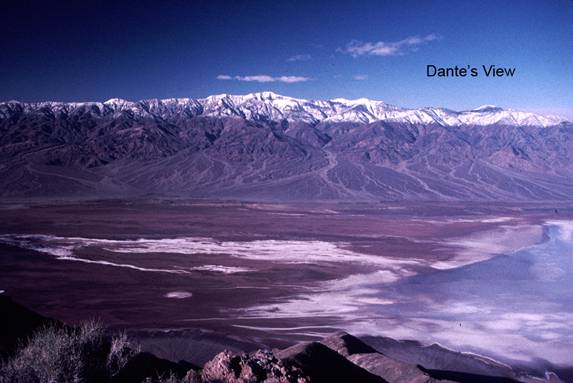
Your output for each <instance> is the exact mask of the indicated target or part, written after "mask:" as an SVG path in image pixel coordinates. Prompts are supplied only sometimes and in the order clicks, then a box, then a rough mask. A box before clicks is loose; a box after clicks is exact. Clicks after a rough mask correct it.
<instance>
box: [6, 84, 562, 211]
mask: <svg viewBox="0 0 573 383" xmlns="http://www.w3.org/2000/svg"><path fill="white" fill-rule="evenodd" d="M0 133H1V134H0V194H1V195H3V196H7V197H9V196H11V197H21V196H31V197H46V196H47V197H50V196H90V197H91V196H94V197H103V196H126V195H134V194H145V193H160V194H170V195H178V196H187V197H216V198H239V199H273V200H338V199H345V200H348V199H352V200H404V199H405V200H518V201H522V200H566V199H568V198H569V196H570V195H571V193H572V192H573V177H572V176H573V165H572V164H573V161H572V160H573V158H572V157H573V125H572V124H571V123H568V122H566V121H562V120H561V119H558V118H556V117H544V116H539V115H536V114H533V113H526V112H515V111H509V110H503V109H501V108H496V107H492V106H484V107H480V108H478V109H476V110H473V111H465V112H453V111H449V110H446V109H438V108H433V109H432V108H424V109H417V110H416V109H403V108H398V107H395V106H390V105H387V104H385V103H383V102H381V101H371V100H367V99H358V100H343V99H335V100H327V101H307V100H300V99H294V98H290V97H285V96H280V95H276V94H274V93H271V92H263V93H255V94H251V95H246V96H231V95H218V96H211V97H207V98H205V99H199V100H191V99H167V100H147V101H139V102H128V101H124V100H119V99H113V100H109V101H106V102H104V103H34V104H26V103H19V102H8V103H2V104H0Z"/></svg>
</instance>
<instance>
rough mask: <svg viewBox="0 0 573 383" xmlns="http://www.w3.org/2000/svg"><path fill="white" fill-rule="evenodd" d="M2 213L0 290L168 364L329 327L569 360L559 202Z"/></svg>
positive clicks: (566, 236)
mask: <svg viewBox="0 0 573 383" xmlns="http://www.w3.org/2000/svg"><path fill="white" fill-rule="evenodd" d="M0 215H1V216H2V219H1V220H0V289H1V290H4V291H5V292H6V293H8V294H9V295H10V296H11V297H12V298H14V299H15V300H17V301H18V302H21V303H22V304H25V305H27V306H28V307H30V308H33V309H34V310H37V311H39V312H41V313H42V314H44V315H46V316H50V317H54V318H58V319H61V320H64V321H67V322H71V323H77V322H80V321H82V320H86V319H90V318H98V319H100V320H101V321H102V322H104V323H105V324H106V325H109V326H111V327H112V328H114V329H126V330H127V331H128V332H130V333H132V334H136V335H137V336H138V338H140V339H141V340H142V342H143V344H144V347H147V348H149V349H151V350H153V351H154V352H156V353H158V354H160V355H162V356H164V357H169V358H171V359H177V358H187V359H191V360H193V361H196V362H201V361H205V360H206V359H207V358H209V357H211V356H212V355H213V354H214V353H215V352H217V351H220V350H221V349H222V348H231V349H232V348H236V349H249V348H251V349H253V348H255V347H258V346H260V345H265V346H269V347H278V346H285V345H289V344H292V343H294V342H295V341H300V340H309V339H315V338H319V337H322V336H323V335H324V334H328V333H331V332H333V331H336V330H338V329H344V330H347V331H349V332H352V333H354V334H358V335H362V336H370V337H376V336H390V337H392V338H396V339H411V340H416V341H420V342H422V343H424V344H432V343H439V344H440V345H443V346H444V347H447V348H450V349H452V350H459V351H467V352H475V353H479V354H482V355H486V356H489V357H492V358H496V359H498V360H502V361H503V362H505V363H510V364H513V365H525V364H528V363H533V364H541V365H543V364H544V363H545V364H548V365H557V366H569V365H570V361H571V359H570V356H571V355H572V354H573V292H572V290H571V289H570V285H571V282H572V277H573V258H572V257H571V254H572V253H573V209H572V208H571V207H569V206H564V205H559V204H541V203H540V204H521V205H517V204H514V205H508V204H502V203H499V204H471V203H469V204H468V203H466V204H461V203H420V204H413V203H410V204H408V203H379V204H374V203H370V204H319V205H316V204H306V205H305V204H298V205H281V204H271V203H241V202H217V201H186V200H166V199H145V200H144V199H142V200H132V201H124V200H107V201H91V202H86V201H78V202H73V201H72V202H57V201H47V202H46V201H44V202H22V201H20V202H14V201H12V202H3V203H2V204H1V205H0ZM197 350H201V351H200V352H199V351H197Z"/></svg>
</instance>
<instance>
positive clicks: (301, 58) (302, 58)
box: [287, 54, 312, 62]
mask: <svg viewBox="0 0 573 383" xmlns="http://www.w3.org/2000/svg"><path fill="white" fill-rule="evenodd" d="M311 58H312V57H311V56H310V55H309V54H301V55H294V56H291V57H289V58H288V59H287V61H288V62H295V61H308V60H310V59H311Z"/></svg>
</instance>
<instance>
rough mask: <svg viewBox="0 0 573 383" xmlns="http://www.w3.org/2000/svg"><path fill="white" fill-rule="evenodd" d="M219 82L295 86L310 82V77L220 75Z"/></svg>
mask: <svg viewBox="0 0 573 383" xmlns="http://www.w3.org/2000/svg"><path fill="white" fill-rule="evenodd" d="M217 80H235V81H245V82H262V83H266V82H283V83H287V84H293V83H297V82H305V81H309V80H310V77H304V76H269V75H267V74H258V75H251V76H229V75H226V74H220V75H218V76H217Z"/></svg>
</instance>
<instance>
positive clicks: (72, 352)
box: [0, 322, 135, 383]
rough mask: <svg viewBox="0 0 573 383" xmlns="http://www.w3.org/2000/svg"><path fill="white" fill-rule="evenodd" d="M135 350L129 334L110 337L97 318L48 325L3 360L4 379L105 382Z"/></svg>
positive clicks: (10, 382)
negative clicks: (74, 324)
mask: <svg viewBox="0 0 573 383" xmlns="http://www.w3.org/2000/svg"><path fill="white" fill-rule="evenodd" d="M134 352H135V351H130V350H129V342H128V340H127V337H126V336H125V335H120V336H118V337H113V338H110V337H109V336H107V335H106V334H105V331H104V328H103V327H102V326H101V325H100V324H99V323H97V322H86V323H84V324H82V325H81V326H79V327H77V328H69V327H62V326H47V327H44V328H42V329H40V330H38V331H37V332H36V333H35V334H34V335H33V336H32V337H31V338H30V339H29V340H28V341H27V342H26V343H25V344H22V345H21V346H20V347H19V349H18V351H17V352H16V354H15V356H14V357H13V358H12V359H10V360H8V361H6V362H4V363H3V364H2V367H1V371H0V383H104V382H107V381H109V380H110V378H111V377H112V376H113V374H115V373H116V372H117V371H119V369H121V367H123V365H125V363H126V362H127V360H128V359H129V358H130V357H131V355H133V353H134Z"/></svg>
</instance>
